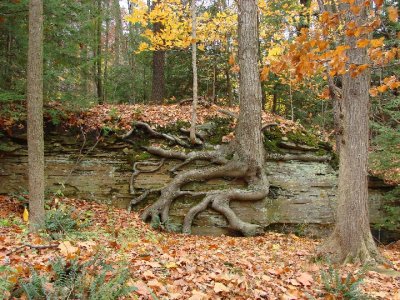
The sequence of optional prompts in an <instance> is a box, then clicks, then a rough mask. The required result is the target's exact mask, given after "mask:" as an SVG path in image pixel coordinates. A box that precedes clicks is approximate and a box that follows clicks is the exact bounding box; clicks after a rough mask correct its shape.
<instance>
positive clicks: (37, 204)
mask: <svg viewBox="0 0 400 300" xmlns="http://www.w3.org/2000/svg"><path fill="white" fill-rule="evenodd" d="M27 75H28V76H27V81H28V82H27V100H28V176H29V209H30V217H29V230H30V231H31V232H36V231H38V230H40V229H42V228H44V222H45V211H44V141H43V2H42V0H30V2H29V44H28V72H27Z"/></svg>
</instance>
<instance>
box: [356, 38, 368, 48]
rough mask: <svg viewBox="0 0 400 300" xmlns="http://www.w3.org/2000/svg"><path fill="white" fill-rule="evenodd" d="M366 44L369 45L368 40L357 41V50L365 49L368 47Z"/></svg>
mask: <svg viewBox="0 0 400 300" xmlns="http://www.w3.org/2000/svg"><path fill="white" fill-rule="evenodd" d="M368 44H369V40H367V39H363V40H358V41H357V47H358V48H365V47H367V46H368Z"/></svg>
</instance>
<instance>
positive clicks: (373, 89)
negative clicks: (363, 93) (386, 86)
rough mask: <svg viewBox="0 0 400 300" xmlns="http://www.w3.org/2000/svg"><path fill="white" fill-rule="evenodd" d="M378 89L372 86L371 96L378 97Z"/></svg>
mask: <svg viewBox="0 0 400 300" xmlns="http://www.w3.org/2000/svg"><path fill="white" fill-rule="evenodd" d="M378 93H379V92H378V90H377V89H376V88H375V87H374V88H370V89H369V94H370V95H371V97H376V96H378Z"/></svg>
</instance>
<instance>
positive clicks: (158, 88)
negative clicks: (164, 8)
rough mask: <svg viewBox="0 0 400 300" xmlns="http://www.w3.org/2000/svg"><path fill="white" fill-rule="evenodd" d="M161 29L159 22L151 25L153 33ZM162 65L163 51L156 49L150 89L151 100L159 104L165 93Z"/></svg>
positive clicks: (163, 64)
mask: <svg viewBox="0 0 400 300" xmlns="http://www.w3.org/2000/svg"><path fill="white" fill-rule="evenodd" d="M159 1H160V0H157V1H155V2H154V3H153V8H154V7H155V6H156V5H157V4H158V3H159ZM161 29H162V25H161V24H160V23H158V22H157V23H155V24H154V27H153V31H154V33H157V32H159V31H160V30H161ZM164 66H165V51H164V50H156V51H154V53H153V81H152V90H151V100H152V102H155V103H159V104H161V103H162V101H163V99H164V94H165V79H164Z"/></svg>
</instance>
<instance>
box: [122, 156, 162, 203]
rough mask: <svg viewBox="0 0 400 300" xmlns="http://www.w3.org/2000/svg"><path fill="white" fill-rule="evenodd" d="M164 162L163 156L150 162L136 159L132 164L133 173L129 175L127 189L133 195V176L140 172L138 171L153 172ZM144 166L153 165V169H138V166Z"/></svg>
mask: <svg viewBox="0 0 400 300" xmlns="http://www.w3.org/2000/svg"><path fill="white" fill-rule="evenodd" d="M164 162H165V158H163V159H161V160H160V161H159V162H150V161H138V162H135V163H134V164H133V173H132V176H131V180H130V181H129V191H130V194H131V195H134V194H135V193H136V192H135V187H134V181H135V178H136V177H137V176H138V175H139V174H140V173H153V172H157V171H158V170H160V169H161V167H162V166H163V164H164ZM140 166H141V167H144V166H155V168H154V169H151V170H144V169H139V167H140Z"/></svg>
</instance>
